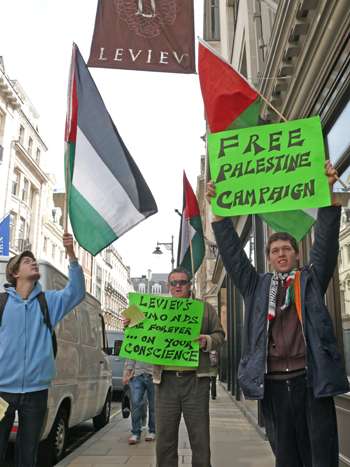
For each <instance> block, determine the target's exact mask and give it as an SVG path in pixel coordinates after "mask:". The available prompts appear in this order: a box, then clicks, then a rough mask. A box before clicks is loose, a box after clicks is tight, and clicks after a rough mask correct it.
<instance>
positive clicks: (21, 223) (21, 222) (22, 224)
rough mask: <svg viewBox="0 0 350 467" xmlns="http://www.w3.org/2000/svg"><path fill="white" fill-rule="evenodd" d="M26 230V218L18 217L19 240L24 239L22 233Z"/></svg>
mask: <svg viewBox="0 0 350 467" xmlns="http://www.w3.org/2000/svg"><path fill="white" fill-rule="evenodd" d="M25 230H26V220H25V219H24V217H20V218H19V228H18V238H19V239H20V240H22V239H24V234H25Z"/></svg>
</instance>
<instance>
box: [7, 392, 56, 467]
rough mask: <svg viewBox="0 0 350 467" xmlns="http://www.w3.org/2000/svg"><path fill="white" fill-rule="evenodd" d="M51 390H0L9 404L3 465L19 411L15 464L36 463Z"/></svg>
mask: <svg viewBox="0 0 350 467" xmlns="http://www.w3.org/2000/svg"><path fill="white" fill-rule="evenodd" d="M47 394H48V390H47V389H45V390H43V391H35V392H27V393H24V394H13V393H9V392H0V397H2V398H3V399H4V400H5V401H6V402H7V403H8V404H9V407H8V409H7V411H6V414H5V416H4V418H3V419H2V420H1V422H0V465H2V462H3V461H4V459H5V456H6V449H7V444H8V440H9V436H10V432H11V428H12V425H13V422H14V420H15V413H16V411H17V412H18V430H17V437H16V446H15V465H16V467H35V466H36V459H37V453H38V447H39V442H40V435H41V430H42V427H43V423H44V418H45V414H46V409H47Z"/></svg>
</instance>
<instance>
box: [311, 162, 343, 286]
mask: <svg viewBox="0 0 350 467" xmlns="http://www.w3.org/2000/svg"><path fill="white" fill-rule="evenodd" d="M325 173H326V175H327V177H328V182H329V186H330V189H331V190H332V189H333V185H334V183H335V181H336V176H337V172H336V170H335V169H334V168H333V166H332V164H331V163H330V162H329V161H327V163H326V167H325ZM340 215H341V207H340V206H335V205H333V206H328V207H325V208H320V209H319V210H318V214H317V222H316V225H315V240H314V243H313V245H312V248H311V251H310V263H311V265H312V267H313V269H314V271H315V273H316V276H317V278H318V280H319V283H320V286H321V289H322V291H323V293H325V292H326V290H327V287H328V283H329V281H330V279H331V277H332V275H333V273H334V269H335V266H336V264H337V260H338V253H339V228H340Z"/></svg>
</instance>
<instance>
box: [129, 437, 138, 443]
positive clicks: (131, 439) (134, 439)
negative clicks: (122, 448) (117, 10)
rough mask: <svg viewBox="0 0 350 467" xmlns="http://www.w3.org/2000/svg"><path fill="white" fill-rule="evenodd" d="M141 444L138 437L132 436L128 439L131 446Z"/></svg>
mask: <svg viewBox="0 0 350 467" xmlns="http://www.w3.org/2000/svg"><path fill="white" fill-rule="evenodd" d="M139 442H140V437H139V436H137V435H131V436H130V438H129V439H128V443H129V444H137V443H139Z"/></svg>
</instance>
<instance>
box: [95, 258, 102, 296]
mask: <svg viewBox="0 0 350 467" xmlns="http://www.w3.org/2000/svg"><path fill="white" fill-rule="evenodd" d="M101 291H102V269H101V267H100V266H96V298H97V300H99V301H101V298H102V293H101Z"/></svg>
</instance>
